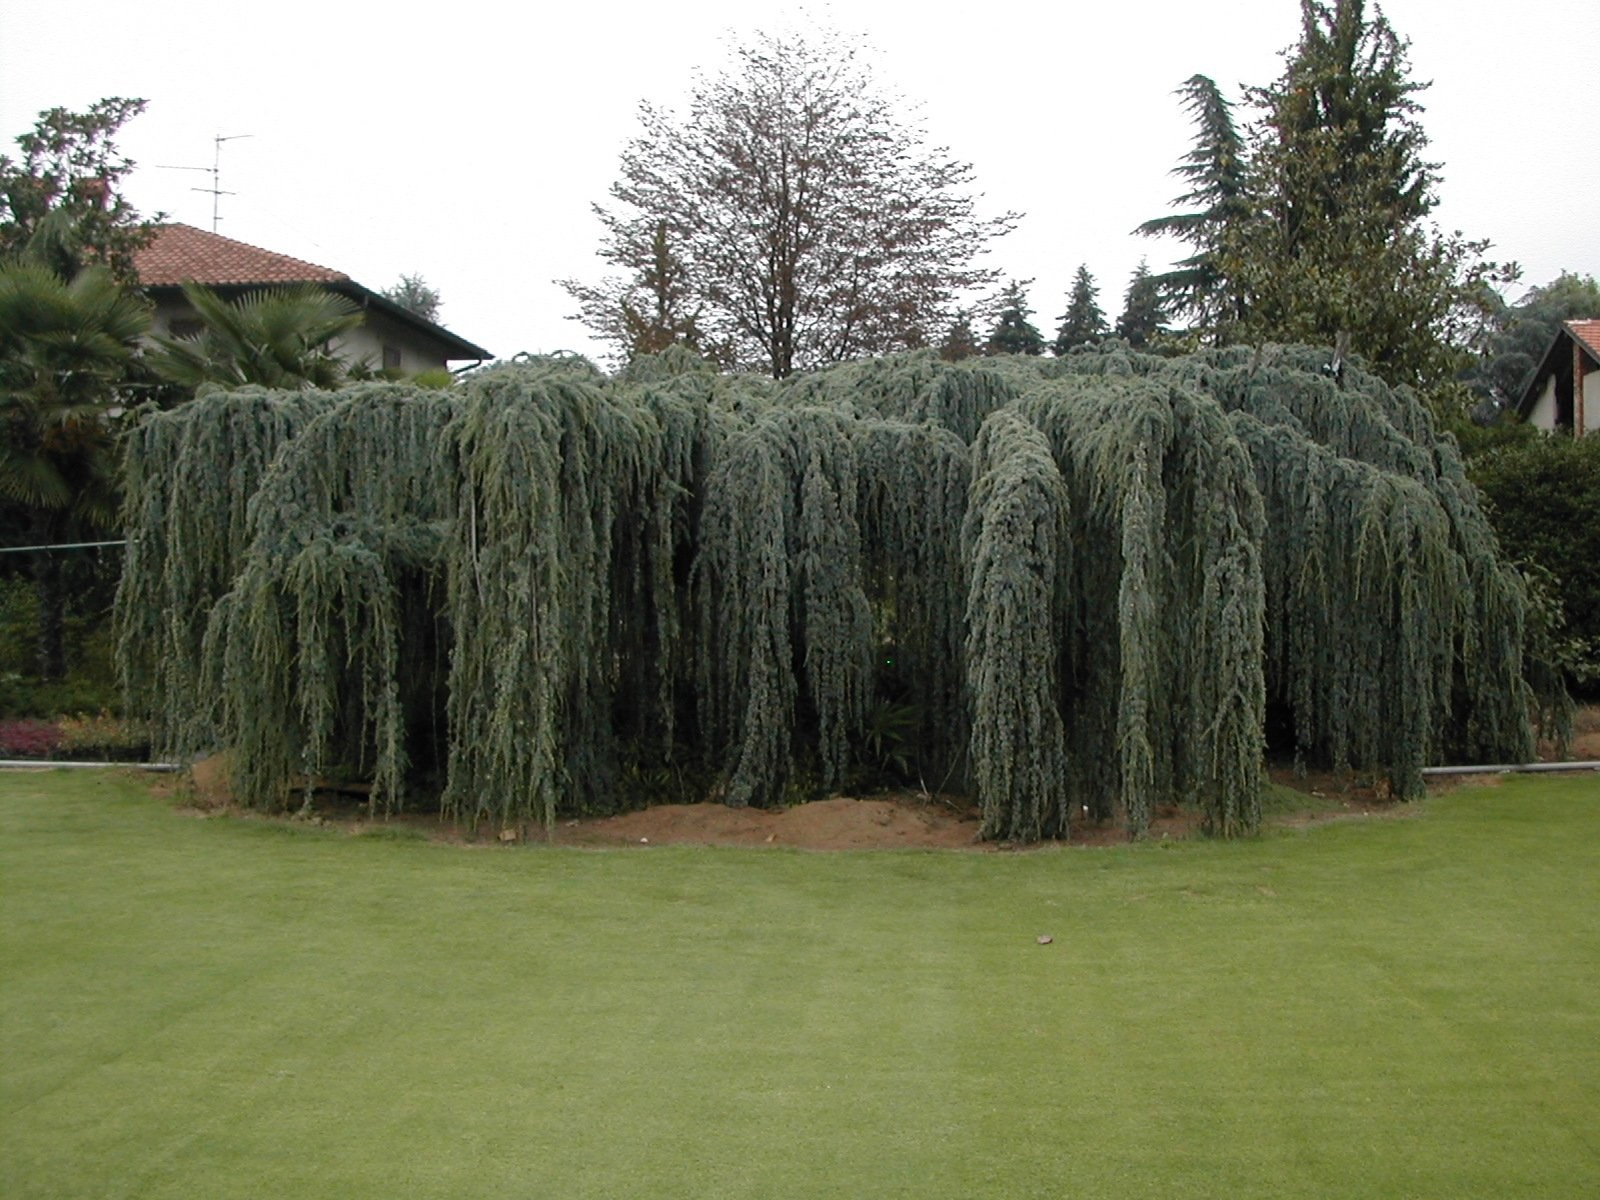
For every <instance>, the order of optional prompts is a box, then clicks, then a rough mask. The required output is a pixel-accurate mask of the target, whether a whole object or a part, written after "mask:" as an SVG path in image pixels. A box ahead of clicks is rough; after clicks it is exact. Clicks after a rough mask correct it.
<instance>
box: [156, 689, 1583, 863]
mask: <svg viewBox="0 0 1600 1200" xmlns="http://www.w3.org/2000/svg"><path fill="white" fill-rule="evenodd" d="M1574 733H1575V739H1574V745H1573V750H1572V755H1573V757H1575V758H1579V759H1600V708H1588V709H1585V710H1583V711H1581V712H1580V713H1579V714H1578V720H1577V722H1576V727H1575V730H1574ZM1271 778H1272V781H1273V782H1274V783H1275V784H1277V785H1279V786H1280V787H1283V788H1289V789H1293V790H1294V791H1296V792H1300V793H1303V794H1304V795H1305V796H1306V804H1305V806H1304V809H1303V810H1299V811H1289V812H1282V813H1278V814H1275V815H1273V816H1271V817H1269V818H1268V823H1269V824H1278V825H1284V824H1289V825H1304V824H1309V823H1315V822H1321V821H1337V820H1345V819H1352V818H1354V819H1360V818H1370V817H1378V816H1392V815H1400V814H1402V813H1405V812H1407V811H1410V810H1409V809H1408V807H1407V806H1406V805H1402V804H1397V803H1396V802H1395V800H1394V799H1393V797H1392V796H1391V795H1390V794H1389V790H1388V788H1387V786H1386V785H1385V784H1384V783H1383V782H1382V781H1374V780H1371V779H1364V778H1361V777H1358V776H1352V775H1335V774H1331V773H1327V772H1316V773H1310V774H1296V773H1295V772H1293V771H1291V770H1279V769H1274V770H1273V771H1272V772H1271ZM1498 778H1499V777H1498V776H1454V777H1449V778H1445V779H1441V780H1438V781H1435V782H1434V783H1433V784H1432V785H1430V790H1433V791H1440V792H1443V791H1450V790H1453V789H1454V788H1457V787H1461V786H1464V785H1466V784H1468V783H1486V782H1497V781H1498ZM185 790H186V792H187V794H188V795H187V798H188V799H189V801H190V802H191V803H192V804H193V805H194V806H195V807H196V808H199V809H205V810H208V811H237V810H236V809H235V808H234V805H233V801H232V796H231V794H230V792H229V786H228V756H227V755H226V754H219V755H215V756H213V757H211V758H208V759H204V760H202V761H200V762H198V763H196V764H195V766H194V768H193V770H192V772H191V773H190V776H189V781H188V784H187V786H186V788H185ZM364 799H365V797H364V796H363V795H362V794H361V791H360V789H354V788H352V789H348V790H344V791H337V790H333V789H327V790H319V791H318V792H317V793H316V795H315V797H314V802H313V805H312V811H311V812H310V813H309V814H303V815H302V816H303V817H304V818H305V819H310V820H313V821H315V822H317V823H319V824H326V825H333V826H337V827H340V828H343V829H346V830H347V831H348V832H351V833H363V832H369V831H374V830H379V829H385V828H387V829H396V828H400V829H410V830H412V831H414V832H415V833H416V834H418V835H420V836H424V837H428V838H434V839H437V840H440V841H451V842H459V843H464V844H487V843H493V842H496V841H506V840H522V839H523V838H524V837H526V838H527V840H529V841H535V842H548V843H550V844H554V845H558V846H578V847H584V846H588V847H622V846H670V845H696V846H750V847H763V846H773V847H777V846H787V847H790V848H798V849H805V850H892V849H908V850H909V849H916V850H984V851H992V850H996V849H1007V848H1009V847H1007V846H1005V845H1004V844H999V845H997V844H995V843H992V842H980V841H979V840H978V813H977V811H976V809H974V808H973V807H972V805H971V804H970V802H969V801H968V800H967V798H966V797H962V796H944V795H928V794H926V793H915V792H902V793H895V794H888V795H881V796H870V797H863V798H856V797H851V796H832V797H829V798H828V799H825V800H814V801H812V802H810V803H808V804H797V805H795V806H793V807H791V808H786V809H755V808H728V807H727V806H726V805H722V804H715V803H704V804H663V805H659V806H657V807H655V808H647V809H643V810H641V811H638V812H630V813H623V814H621V815H620V816H614V817H591V818H585V819H582V820H564V821H560V822H558V823H557V824H556V826H555V828H554V829H551V830H549V831H548V833H547V832H546V831H544V830H542V829H519V830H507V831H503V830H497V829H483V828H480V829H478V830H476V831H472V830H468V829H465V828H463V827H461V826H458V825H454V824H452V823H450V822H447V821H443V820H441V819H440V818H439V817H438V816H437V815H436V814H427V813H409V814H403V815H401V816H397V817H391V818H388V819H374V818H372V817H371V816H370V815H369V814H368V811H367V808H366V805H365V804H364V803H363V801H364ZM1291 807H1293V806H1291ZM280 819H288V818H280ZM1195 832H1196V821H1195V818H1194V814H1192V813H1190V812H1187V811H1184V810H1181V809H1178V808H1176V807H1171V806H1164V807H1161V808H1158V809H1157V811H1156V813H1155V816H1154V819H1153V820H1152V821H1151V828H1150V837H1151V838H1152V839H1154V840H1157V841H1159V840H1161V839H1164V838H1184V837H1190V836H1193V835H1194V834H1195ZM1126 841H1127V834H1126V833H1125V832H1124V831H1123V830H1122V829H1121V828H1119V827H1118V826H1117V825H1116V824H1114V823H1112V822H1104V823H1101V824H1090V823H1088V822H1083V823H1081V824H1079V825H1078V826H1077V827H1075V828H1074V829H1073V832H1072V841H1071V845H1073V846H1106V845H1117V844H1121V843H1124V842H1126Z"/></svg>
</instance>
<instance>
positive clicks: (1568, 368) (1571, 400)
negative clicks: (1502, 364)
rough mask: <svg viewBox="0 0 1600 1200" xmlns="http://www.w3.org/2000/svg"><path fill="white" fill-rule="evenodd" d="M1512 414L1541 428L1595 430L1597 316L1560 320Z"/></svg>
mask: <svg viewBox="0 0 1600 1200" xmlns="http://www.w3.org/2000/svg"><path fill="white" fill-rule="evenodd" d="M1517 412H1518V413H1519V414H1520V415H1521V416H1522V418H1523V419H1524V420H1526V421H1528V422H1530V423H1532V424H1534V425H1536V426H1538V427H1539V428H1540V429H1544V430H1549V431H1554V430H1557V429H1560V430H1564V431H1567V432H1570V433H1571V434H1572V435H1573V436H1574V437H1582V436H1584V434H1586V433H1591V432H1593V431H1594V430H1596V429H1600V320H1590V321H1563V322H1562V323H1561V328H1560V329H1559V330H1558V331H1557V332H1556V335H1555V337H1554V339H1552V341H1551V343H1550V348H1549V349H1548V350H1546V351H1545V352H1544V356H1543V357H1542V358H1540V360H1539V365H1538V366H1537V367H1535V368H1534V371H1533V374H1532V375H1530V376H1528V381H1527V382H1526V383H1525V384H1523V386H1522V395H1521V396H1520V397H1519V398H1518V401H1517Z"/></svg>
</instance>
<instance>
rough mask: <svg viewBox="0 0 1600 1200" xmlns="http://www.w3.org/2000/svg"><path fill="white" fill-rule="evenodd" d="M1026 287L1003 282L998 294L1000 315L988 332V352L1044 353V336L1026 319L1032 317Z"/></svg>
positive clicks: (1024, 284) (1022, 284) (1025, 285)
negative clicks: (1004, 287)
mask: <svg viewBox="0 0 1600 1200" xmlns="http://www.w3.org/2000/svg"><path fill="white" fill-rule="evenodd" d="M1029 282H1032V281H1031V280H1030V281H1029ZM1026 288H1027V284H1026V283H1012V284H1007V285H1006V289H1005V291H1003V292H1002V293H1001V294H1000V316H999V318H998V319H997V320H996V321H995V326H994V329H993V331H992V332H991V333H990V334H989V341H988V343H987V345H986V349H987V351H988V353H990V354H1043V353H1044V344H1045V343H1044V335H1043V334H1041V333H1040V332H1039V330H1038V329H1037V328H1035V327H1034V325H1033V323H1032V322H1030V321H1029V320H1028V318H1029V317H1031V316H1033V309H1031V308H1029V307H1028V293H1027V291H1026Z"/></svg>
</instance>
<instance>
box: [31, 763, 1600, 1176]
mask: <svg viewBox="0 0 1600 1200" xmlns="http://www.w3.org/2000/svg"><path fill="white" fill-rule="evenodd" d="M1040 934H1049V935H1051V936H1052V937H1053V938H1054V942H1053V943H1052V944H1050V945H1047V946H1041V945H1038V944H1036V942H1035V938H1036V937H1037V936H1038V935H1040ZM1594 1195H1600V783H1597V781H1596V778H1595V777H1594V776H1585V777H1582V778H1566V779H1560V780H1557V779H1542V780H1538V781H1534V780H1516V781H1513V782H1508V783H1506V784H1505V785H1503V786H1501V787H1497V788H1486V789H1479V790H1464V791H1460V792H1456V793H1454V794H1452V795H1449V796H1445V797H1442V798H1439V799H1436V800H1433V801H1430V802H1428V803H1427V804H1426V805H1425V806H1421V807H1419V808H1418V809H1416V810H1415V811H1414V814H1413V815H1409V816H1407V817H1405V818H1402V819H1372V820H1370V821H1359V820H1358V821H1351V822H1344V823H1338V824H1333V825H1328V826H1323V827H1319V828H1315V829H1311V830H1306V831H1300V832H1293V833H1279V834H1275V835H1272V836H1268V837H1266V838H1263V839H1262V840H1259V841H1255V842H1249V843H1245V844H1233V845H1227V844H1214V843H1185V844H1179V845H1173V844H1167V845H1145V846H1140V847H1129V848H1123V849H1114V850H1072V849H1066V850H1046V851H1040V852H1034V853H1027V854H982V855H978V854H959V853H942V854H941V853H877V854H871V853H860V854H808V853H803V852H792V851H783V850H765V851H735V850H712V849H676V848H665V847H663V848H654V849H643V848H641V849H638V850H626V851H575V850H551V849H548V848H534V847H495V848H492V849H467V848H462V847H456V846H444V845H435V844H431V843H427V842H422V841H417V840H403V839H396V838H378V837H350V836H348V835H345V834H342V833H339V832H336V831H330V830H323V829H317V828H311V827H300V826H295V827H289V826H281V825H271V824H266V823H260V822H249V821H240V820H235V819H232V818H224V819H210V820H202V819H199V818H197V817H194V816H191V815H185V814H182V813H179V812H177V811H175V810H174V809H173V808H172V806H171V805H170V804H168V803H166V802H163V801H160V800H156V799H152V798H150V796H149V795H148V793H147V792H146V790H145V783H144V781H143V780H140V779H136V778H130V777H121V776H115V775H93V774H81V773H80V774H68V773H65V772H57V773H9V774H0V1196H4V1197H6V1198H8V1200H24V1198H32V1197H44V1196H63V1197H122V1196H130V1197H131V1196H139V1197H183V1198H185V1200H190V1198H198V1197H205V1198H221V1197H233V1196H238V1197H278V1196H284V1197H341V1198H344V1197H350V1198H354V1197H383V1198H385V1200H389V1198H394V1197H433V1196H461V1197H494V1196H514V1197H561V1198H564V1197H587V1196H594V1197H601V1196H604V1197H629V1196H640V1197H674V1196H681V1197H717V1196H739V1197H780V1196H795V1197H821V1196H838V1197H875V1196H904V1197H918V1198H921V1197H938V1196H948V1197H970V1196H999V1197H1029V1196H1039V1197H1102V1196H1103V1197H1141V1198H1142V1197H1191V1196H1192V1197H1206V1198H1208V1200H1210V1198H1213V1197H1226V1198H1230V1200H1237V1198H1241V1197H1272V1198H1273V1200H1280V1198H1283V1197H1292V1196H1307V1197H1319V1198H1320V1197H1341V1196H1347V1197H1361V1198H1363V1200H1371V1198H1374V1197H1383V1198H1393V1197H1421V1196H1428V1197H1434V1196H1437V1197H1451V1198H1460V1197H1496V1198H1500V1197H1514V1196H1530V1197H1534V1196H1536V1197H1541V1198H1547V1197H1581V1196H1594Z"/></svg>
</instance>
